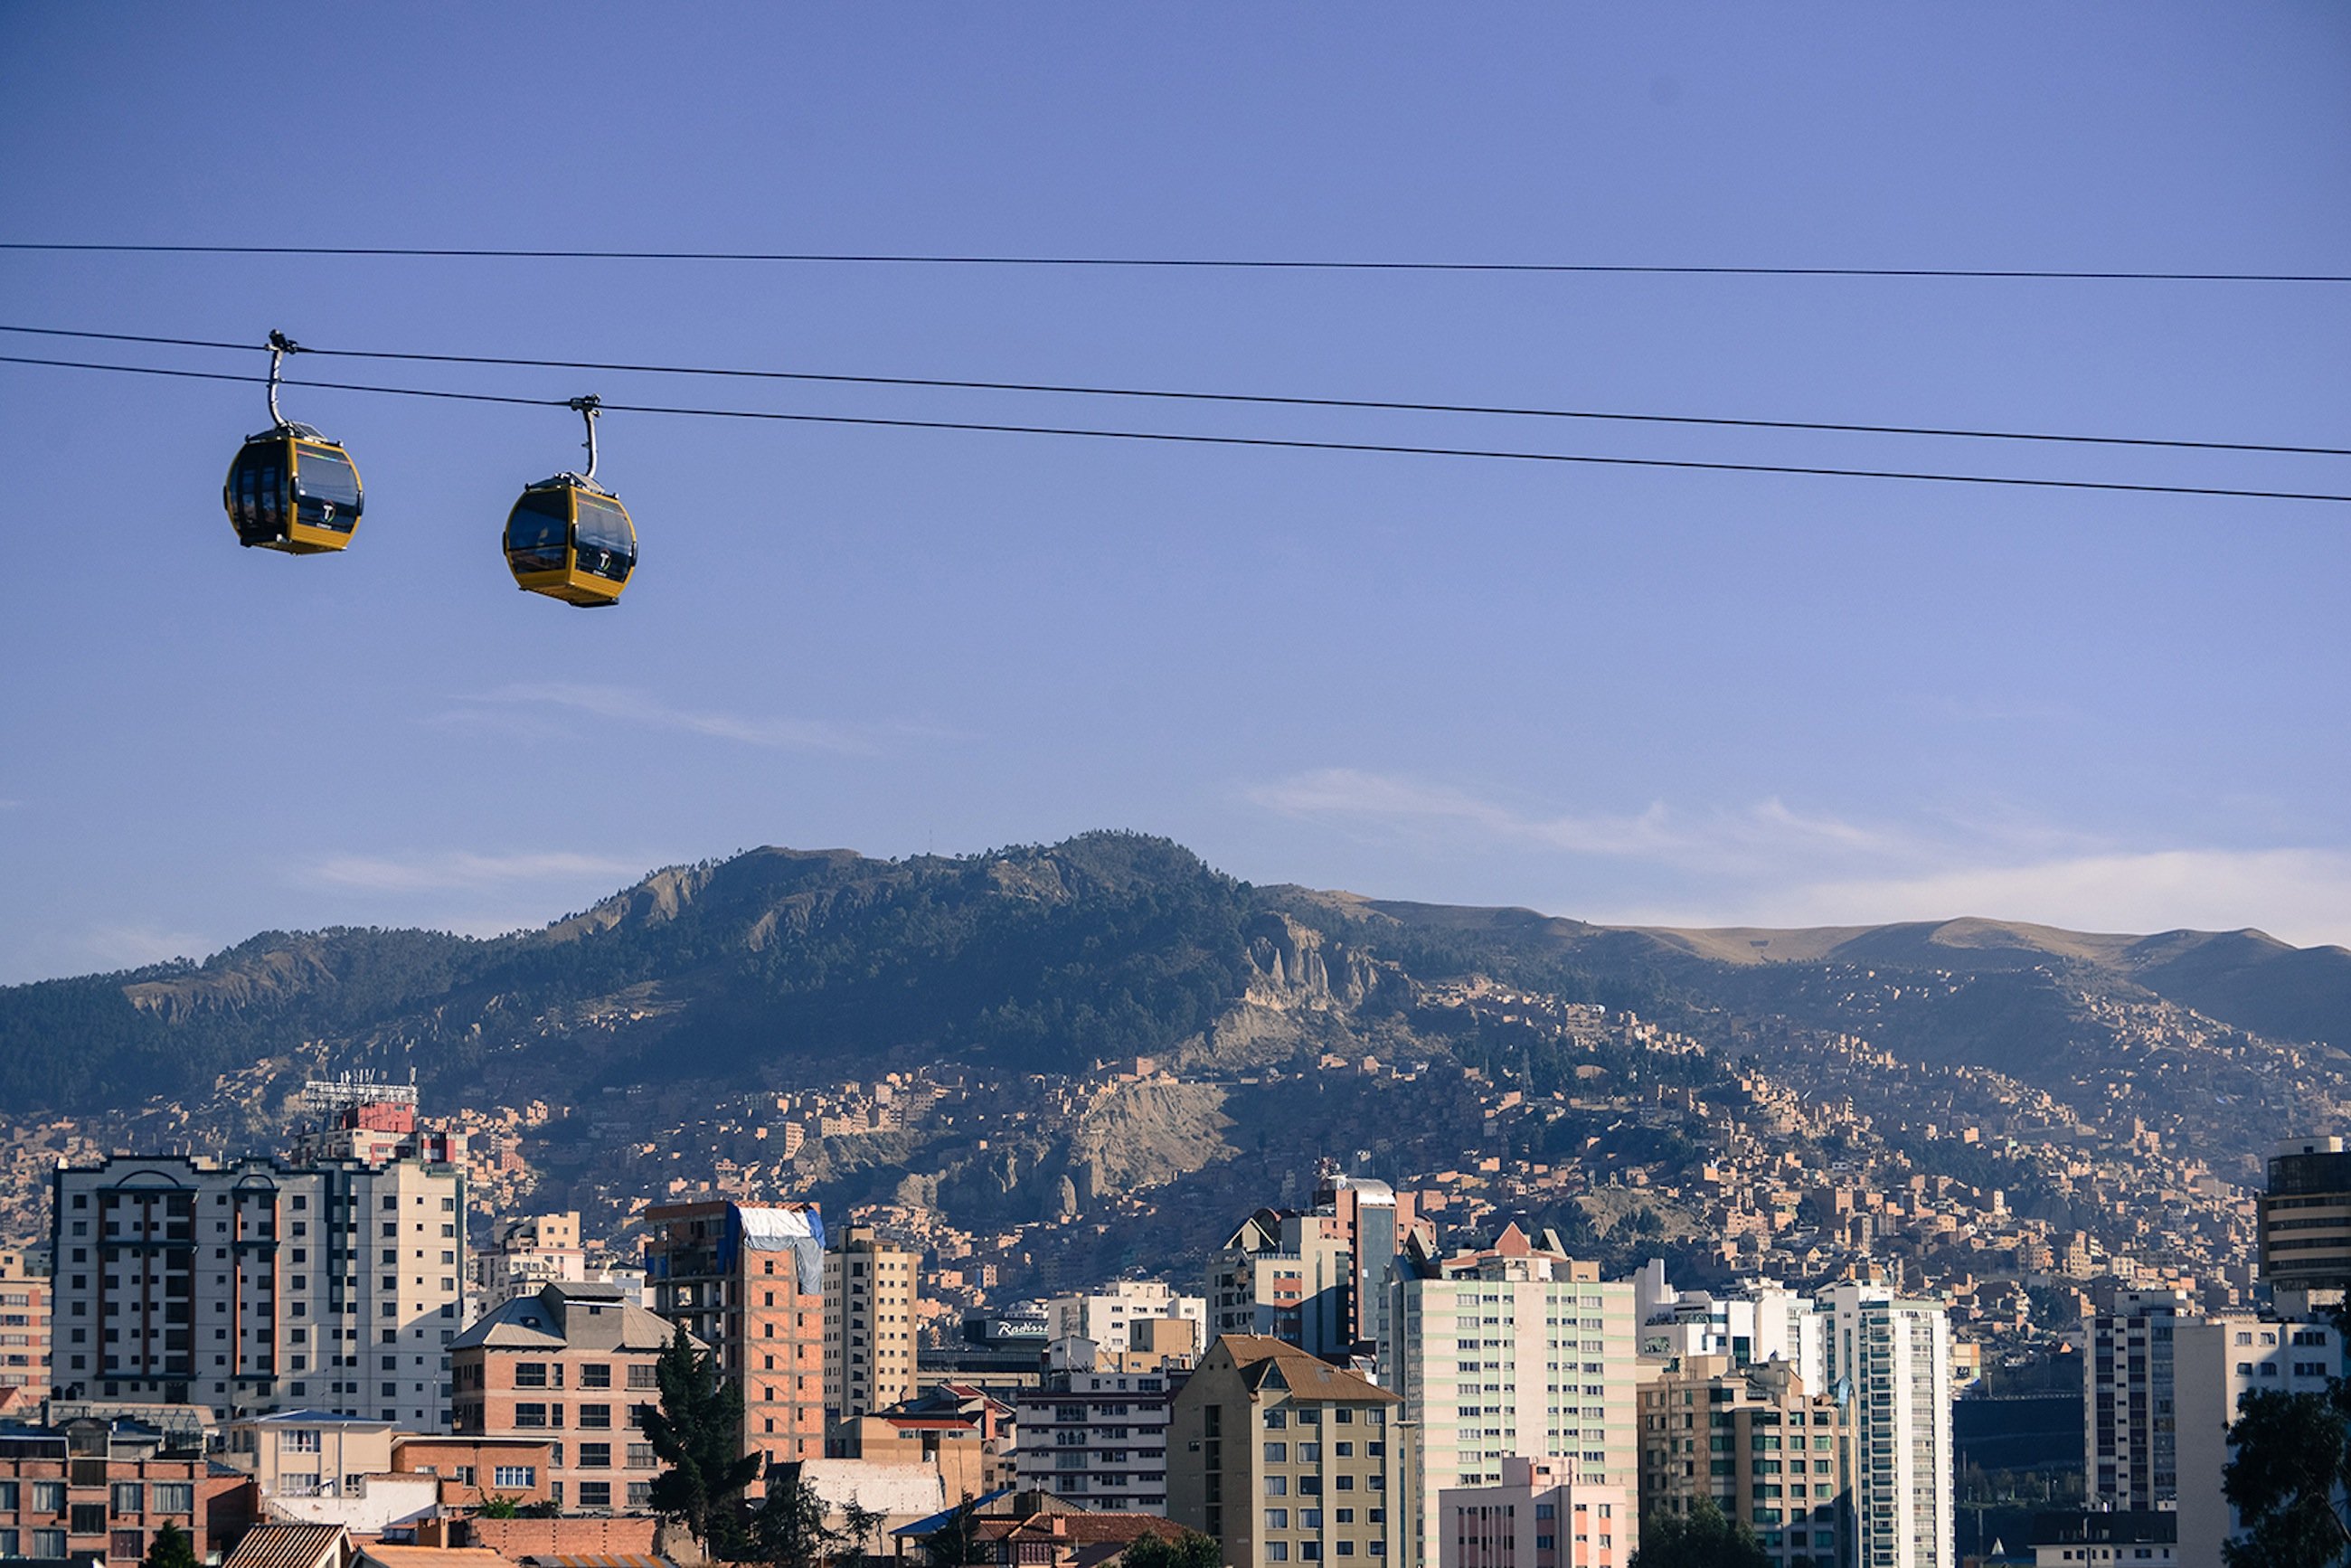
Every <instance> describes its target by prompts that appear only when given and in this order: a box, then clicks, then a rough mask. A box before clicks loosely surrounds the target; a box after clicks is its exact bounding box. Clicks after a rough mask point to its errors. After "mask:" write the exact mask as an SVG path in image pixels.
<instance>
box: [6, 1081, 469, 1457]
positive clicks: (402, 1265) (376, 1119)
mask: <svg viewBox="0 0 2351 1568" xmlns="http://www.w3.org/2000/svg"><path fill="white" fill-rule="evenodd" d="M321 1087H322V1088H323V1089H325V1090H327V1091H329V1095H328V1097H327V1102H326V1103H328V1104H329V1109H330V1110H332V1111H333V1113H334V1114H333V1117H332V1121H331V1123H330V1125H329V1127H328V1128H327V1129H326V1130H325V1131H324V1132H322V1133H321V1134H314V1139H313V1141H312V1145H311V1147H310V1148H309V1149H308V1151H307V1152H306V1157H304V1158H302V1159H301V1160H300V1161H299V1162H298V1163H295V1164H287V1163H285V1162H282V1161H279V1160H275V1159H267V1158H248V1159H243V1160H237V1161H234V1162H230V1163H226V1164H220V1163H215V1162H214V1161H211V1160H204V1159H193V1158H187V1157H184V1156H179V1155H171V1156H149V1157H141V1156H132V1155H116V1156H111V1157H110V1158H108V1159H105V1160H102V1161H100V1162H99V1163H98V1164H96V1165H92V1166H60V1167H59V1168H58V1170H57V1175H56V1177H55V1180H54V1186H53V1192H52V1218H51V1223H52V1225H53V1227H54V1229H53V1231H52V1240H53V1255H54V1257H55V1259H56V1264H55V1267H56V1273H55V1275H54V1277H53V1281H52V1285H53V1291H52V1298H51V1299H52V1302H53V1307H52V1313H53V1328H52V1360H53V1376H54V1378H55V1380H56V1382H57V1385H58V1386H59V1387H60V1388H61V1389H63V1390H65V1391H66V1393H67V1396H68V1397H71V1398H82V1399H99V1398H103V1399H110V1400H113V1399H120V1400H130V1401H141V1400H144V1401H152V1402H158V1403H171V1404H198V1405H208V1406H215V1407H218V1408H221V1409H223V1410H224V1411H225V1412H226V1413H227V1414H229V1415H230V1416H238V1415H251V1414H260V1413H266V1412H268V1411H272V1410H277V1409H291V1408H303V1407H312V1408H318V1409H323V1410H330V1411H333V1412H336V1413H338V1414H341V1415H347V1416H369V1417H372V1418H380V1419H381V1420H385V1421H391V1422H394V1423H396V1424H397V1425H399V1426H401V1427H406V1428H408V1429H410V1430H413V1431H422V1432H438V1431H445V1430H447V1427H448V1407H449V1388H448V1376H449V1375H448V1346H449V1343H450V1342H451V1341H452V1340H454V1339H455V1337H456V1334H457V1331H458V1329H459V1327H460V1326H461V1325H460V1323H459V1321H458V1320H459V1312H460V1304H459V1303H460V1301H461V1295H460V1291H461V1287H462V1283H463V1281H464V1279H465V1172H464V1166H463V1165H462V1163H461V1161H462V1159H463V1140H462V1139H455V1138H452V1137H449V1136H447V1135H445V1134H437V1133H432V1132H424V1131H420V1130H418V1128H417V1127H416V1124H415V1103H414V1097H413V1091H404V1092H403V1091H402V1090H401V1089H399V1088H397V1087H395V1086H392V1085H382V1084H368V1085H358V1086H354V1085H350V1084H341V1085H325V1086H321ZM355 1089H356V1090H358V1091H362V1092H353V1091H354V1090H355ZM334 1092H342V1093H343V1094H344V1095H345V1096H346V1098H344V1099H342V1100H340V1101H337V1100H335V1099H334V1098H333V1094H334ZM371 1094H372V1095H379V1096H383V1097H381V1098H371V1097H370V1095H371ZM336 1147H340V1148H342V1149H344V1150H345V1151H347V1152H345V1153H342V1154H340V1155H338V1154H336V1153H334V1152H333V1150H334V1149H335V1148H336Z"/></svg>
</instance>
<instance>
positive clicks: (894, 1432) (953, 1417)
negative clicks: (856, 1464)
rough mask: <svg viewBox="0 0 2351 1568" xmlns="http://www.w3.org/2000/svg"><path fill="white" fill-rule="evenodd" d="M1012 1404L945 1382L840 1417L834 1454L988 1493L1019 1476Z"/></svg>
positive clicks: (950, 1490) (945, 1491) (944, 1487)
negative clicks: (866, 1412) (872, 1410)
mask: <svg viewBox="0 0 2351 1568" xmlns="http://www.w3.org/2000/svg"><path fill="white" fill-rule="evenodd" d="M1012 1416H1013V1409H1012V1406H1010V1405H1009V1404H1008V1403H1007V1402H1006V1401H1005V1400H1004V1399H1003V1398H1001V1397H999V1396H997V1395H994V1394H991V1393H990V1392H989V1391H988V1390H987V1389H985V1388H979V1387H976V1386H974V1385H970V1384H956V1383H941V1384H936V1385H933V1386H932V1387H931V1388H930V1389H929V1390H927V1391H926V1392H925V1393H923V1394H919V1395H917V1396H914V1398H912V1399H909V1400H907V1401H905V1402H904V1404H901V1405H895V1406H891V1407H890V1408H889V1409H887V1410H883V1411H881V1412H879V1413H878V1414H875V1415H872V1416H852V1417H851V1418H850V1419H848V1420H846V1421H841V1422H837V1423H835V1424H834V1426H833V1427H832V1429H831V1431H829V1432H827V1433H826V1434H825V1449H826V1456H825V1457H826V1458H828V1459H854V1460H859V1461H862V1463H865V1464H868V1465H872V1466H877V1467H881V1468H883V1469H890V1468H904V1467H908V1466H913V1467H917V1468H920V1469H926V1470H931V1471H934V1472H935V1473H936V1474H937V1476H938V1478H939V1481H940V1490H941V1494H942V1495H943V1496H946V1497H950V1498H966V1497H986V1496H987V1495H989V1494H990V1493H993V1492H998V1491H1001V1490H1004V1489H1005V1488H1007V1487H1009V1486H1011V1485H1012V1484H1013V1459H1012V1455H1011V1452H1010V1445H1011V1432H1012Z"/></svg>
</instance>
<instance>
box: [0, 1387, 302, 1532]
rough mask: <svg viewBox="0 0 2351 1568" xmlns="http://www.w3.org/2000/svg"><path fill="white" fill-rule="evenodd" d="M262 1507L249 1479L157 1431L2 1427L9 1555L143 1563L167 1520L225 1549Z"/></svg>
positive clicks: (94, 1424) (0, 1522) (2, 1504)
mask: <svg viewBox="0 0 2351 1568" xmlns="http://www.w3.org/2000/svg"><path fill="white" fill-rule="evenodd" d="M256 1511H257V1503H256V1498H255V1494H254V1485H253V1481H252V1479H250V1478H248V1477H246V1476H237V1475H220V1474H215V1473H214V1470H213V1467H212V1466H211V1465H210V1464H209V1463H207V1462H206V1461H205V1459H204V1455H203V1454H201V1453H192V1452H181V1451H172V1450H169V1449H167V1448H165V1447H164V1439H163V1437H162V1435H161V1434H158V1433H155V1432H152V1431H148V1430H146V1429H143V1428H140V1429H120V1430H119V1429H116V1428H113V1427H109V1426H108V1425H107V1424H106V1423H104V1422H101V1421H76V1422H72V1423H70V1424H69V1425H68V1426H67V1427H64V1428H62V1429H59V1430H54V1431H42V1430H29V1431H22V1432H10V1433H6V1434H0V1557H47V1558H65V1557H74V1558H87V1557H99V1558H103V1559H105V1560H106V1561H107V1562H109V1563H138V1562H140V1561H141V1560H142V1559H143V1558H145V1556H146V1555H147V1549H148V1548H149V1547H150V1546H151V1545H152V1544H153V1542H154V1535H155V1532H156V1531H158V1530H161V1529H162V1527H163V1526H164V1525H165V1524H166V1523H171V1524H176V1525H178V1526H179V1527H180V1528H181V1529H182V1530H183V1531H187V1532H188V1535H189V1537H190V1539H191V1540H192V1541H193V1542H194V1544H195V1549H196V1554H197V1555H198V1556H199V1557H202V1556H205V1555H208V1554H210V1553H212V1552H226V1551H227V1550H228V1549H229V1547H230V1546H232V1545H233V1544H235V1540H236V1537H237V1536H239V1535H240V1534H242V1533H243V1532H244V1531H245V1529H246V1526H247V1525H248V1524H250V1523H251V1522H252V1521H253V1517H254V1514H255V1513H256Z"/></svg>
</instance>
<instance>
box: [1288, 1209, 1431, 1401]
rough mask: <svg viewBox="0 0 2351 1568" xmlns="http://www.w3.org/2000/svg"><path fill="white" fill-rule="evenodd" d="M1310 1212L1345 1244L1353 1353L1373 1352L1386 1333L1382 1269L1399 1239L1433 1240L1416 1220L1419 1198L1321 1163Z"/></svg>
mask: <svg viewBox="0 0 2351 1568" xmlns="http://www.w3.org/2000/svg"><path fill="white" fill-rule="evenodd" d="M1314 1211H1315V1212H1316V1213H1317V1214H1327V1215H1329V1216H1331V1218H1332V1219H1334V1220H1335V1221H1337V1234H1338V1238H1339V1239H1340V1240H1341V1241H1342V1242H1343V1243H1344V1244H1345V1246H1346V1248H1347V1257H1348V1261H1349V1264H1350V1267H1351V1270H1352V1273H1353V1278H1352V1279H1351V1281H1349V1289H1348V1292H1347V1304H1348V1309H1349V1312H1350V1313H1351V1314H1352V1319H1353V1321H1352V1322H1351V1323H1350V1325H1349V1331H1350V1332H1351V1333H1353V1335H1354V1340H1355V1343H1354V1349H1355V1352H1356V1354H1361V1355H1377V1354H1379V1346H1380V1345H1381V1344H1382V1343H1384V1342H1385V1340H1386V1339H1387V1337H1388V1322H1387V1317H1388V1308H1389V1304H1390V1301H1391V1298H1390V1296H1389V1294H1388V1272H1389V1270H1391V1269H1393V1268H1394V1267H1395V1260H1396V1254H1398V1253H1399V1252H1401V1251H1403V1250H1404V1244H1405V1239H1406V1238H1408V1237H1412V1236H1416V1235H1418V1236H1421V1237H1422V1238H1423V1239H1424V1240H1426V1241H1429V1242H1434V1241H1435V1239H1436V1231H1435V1229H1434V1228H1432V1227H1431V1226H1430V1225H1429V1224H1428V1222H1427V1221H1426V1220H1424V1219H1422V1218H1420V1209H1419V1199H1418V1198H1417V1197H1416V1195H1414V1194H1411V1193H1398V1192H1397V1191H1396V1190H1395V1188H1394V1187H1392V1186H1389V1185H1388V1184H1387V1183H1385V1182H1384V1181H1375V1180H1374V1179H1372V1178H1371V1177H1369V1176H1343V1175H1342V1174H1341V1173H1340V1171H1339V1169H1338V1167H1337V1166H1336V1165H1335V1164H1331V1163H1327V1162H1326V1163H1325V1164H1324V1166H1322V1169H1321V1171H1320V1172H1318V1173H1317V1176H1316V1180H1315V1183H1314Z"/></svg>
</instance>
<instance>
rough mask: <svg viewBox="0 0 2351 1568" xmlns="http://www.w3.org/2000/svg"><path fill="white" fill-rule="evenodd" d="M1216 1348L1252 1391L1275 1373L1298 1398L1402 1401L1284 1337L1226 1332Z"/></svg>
mask: <svg viewBox="0 0 2351 1568" xmlns="http://www.w3.org/2000/svg"><path fill="white" fill-rule="evenodd" d="M1217 1349H1220V1350H1222V1351H1224V1352H1225V1354H1228V1355H1229V1356H1231V1357H1232V1358H1233V1364H1234V1366H1235V1367H1236V1368H1237V1369H1238V1371H1239V1373H1240V1375H1241V1378H1242V1381H1244V1382H1246V1383H1247V1384H1248V1385H1249V1387H1250V1388H1251V1389H1252V1390H1255V1389H1259V1388H1262V1387H1264V1386H1265V1385H1266V1382H1267V1380H1268V1378H1269V1377H1270V1376H1271V1375H1276V1374H1278V1375H1280V1379H1281V1381H1282V1383H1283V1385H1286V1386H1287V1387H1288V1388H1289V1390H1290V1395H1291V1396H1293V1397H1295V1398H1299V1399H1307V1400H1339V1401H1345V1402H1348V1403H1362V1402H1364V1401H1370V1402H1372V1403H1374V1404H1378V1405H1401V1404H1403V1403H1404V1400H1403V1399H1402V1398H1401V1397H1399V1396H1397V1394H1396V1393H1395V1390H1393V1389H1388V1388H1382V1387H1381V1386H1380V1385H1378V1384H1376V1383H1374V1382H1373V1381H1372V1380H1371V1379H1370V1378H1368V1377H1365V1376H1364V1375H1363V1374H1362V1373H1360V1372H1351V1371H1349V1370H1348V1369H1347V1368H1345V1367H1343V1366H1333V1365H1332V1364H1330V1363H1329V1362H1327V1361H1324V1360H1322V1358H1321V1357H1319V1356H1312V1355H1309V1354H1306V1353H1305V1352H1304V1351H1302V1350H1301V1349H1299V1348H1298V1347H1297V1346H1296V1345H1294V1344H1291V1343H1288V1342H1287V1341H1284V1340H1278V1339H1273V1338H1270V1337H1269V1336H1267V1335H1264V1334H1246V1333H1242V1334H1234V1333H1228V1334H1226V1335H1225V1336H1224V1337H1222V1338H1221V1339H1219V1340H1217Z"/></svg>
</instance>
